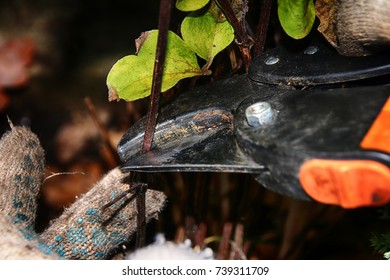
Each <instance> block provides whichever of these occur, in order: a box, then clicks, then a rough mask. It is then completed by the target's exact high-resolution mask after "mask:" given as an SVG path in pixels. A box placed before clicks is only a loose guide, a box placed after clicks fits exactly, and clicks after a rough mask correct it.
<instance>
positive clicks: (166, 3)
mask: <svg viewBox="0 0 390 280" xmlns="http://www.w3.org/2000/svg"><path fill="white" fill-rule="evenodd" d="M171 2H172V0H161V1H160V15H159V23H158V38H157V50H156V58H155V62H154V70H153V82H152V93H151V96H150V101H149V110H148V114H147V117H146V127H145V134H144V141H143V145H142V152H143V153H147V152H149V151H150V147H151V146H152V141H153V135H154V130H155V127H156V123H157V116H158V107H159V103H160V94H161V84H162V76H163V71H164V61H165V52H166V45H167V37H168V28H169V21H170V17H171V6H172V3H171Z"/></svg>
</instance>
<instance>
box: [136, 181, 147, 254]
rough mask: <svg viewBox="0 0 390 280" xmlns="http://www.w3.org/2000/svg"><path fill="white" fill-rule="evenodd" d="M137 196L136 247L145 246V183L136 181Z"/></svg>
mask: <svg viewBox="0 0 390 280" xmlns="http://www.w3.org/2000/svg"><path fill="white" fill-rule="evenodd" d="M135 187H136V188H137V190H136V195H137V196H136V197H137V200H136V201H137V239H136V248H142V247H143V246H145V238H146V206H145V204H146V201H145V199H146V198H145V195H146V190H147V184H143V183H137V184H136V186H135Z"/></svg>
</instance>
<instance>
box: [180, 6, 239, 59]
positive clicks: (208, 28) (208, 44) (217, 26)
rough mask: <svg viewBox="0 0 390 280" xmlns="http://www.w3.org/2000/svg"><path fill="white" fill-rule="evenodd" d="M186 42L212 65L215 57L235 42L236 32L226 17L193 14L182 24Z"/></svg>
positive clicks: (204, 13)
mask: <svg viewBox="0 0 390 280" xmlns="http://www.w3.org/2000/svg"><path fill="white" fill-rule="evenodd" d="M181 34H182V36H183V40H184V42H185V43H186V44H187V45H188V46H189V47H190V48H191V49H192V50H194V51H195V52H196V54H197V55H199V56H200V57H201V58H203V59H205V60H206V61H207V64H208V65H210V64H211V62H212V60H213V59H214V57H215V56H216V55H217V54H218V53H219V52H220V51H222V50H223V49H225V48H226V47H227V46H229V44H230V43H231V42H232V41H233V40H234V30H233V27H232V26H231V25H230V23H229V22H228V21H227V20H226V19H225V18H224V17H222V16H221V17H216V16H215V15H213V14H211V13H210V12H208V11H207V12H203V13H198V12H193V13H191V14H189V15H188V16H187V17H186V18H185V19H184V20H183V22H182V24H181Z"/></svg>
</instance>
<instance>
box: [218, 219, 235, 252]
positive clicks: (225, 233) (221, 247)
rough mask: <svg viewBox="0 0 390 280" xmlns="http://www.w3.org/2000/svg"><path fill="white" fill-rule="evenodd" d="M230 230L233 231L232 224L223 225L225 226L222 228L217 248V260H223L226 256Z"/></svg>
mask: <svg viewBox="0 0 390 280" xmlns="http://www.w3.org/2000/svg"><path fill="white" fill-rule="evenodd" d="M232 230H233V225H232V223H225V225H224V226H223V232H222V239H221V243H220V244H219V248H218V259H219V260H223V259H225V258H226V256H227V253H228V249H229V243H230V236H231V234H232Z"/></svg>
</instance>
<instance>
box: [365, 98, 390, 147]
mask: <svg viewBox="0 0 390 280" xmlns="http://www.w3.org/2000/svg"><path fill="white" fill-rule="evenodd" d="M360 147H362V148H363V149H371V150H379V151H382V152H386V153H390V98H388V99H387V101H386V103H385V105H384V106H383V108H382V110H381V112H380V113H379V114H378V116H377V118H376V119H375V121H374V123H373V124H372V125H371V127H370V129H369V130H368V132H367V134H366V135H365V136H364V138H363V140H362V142H361V143H360Z"/></svg>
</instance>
